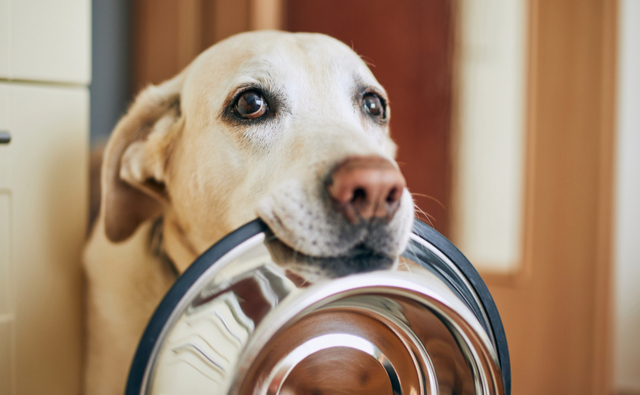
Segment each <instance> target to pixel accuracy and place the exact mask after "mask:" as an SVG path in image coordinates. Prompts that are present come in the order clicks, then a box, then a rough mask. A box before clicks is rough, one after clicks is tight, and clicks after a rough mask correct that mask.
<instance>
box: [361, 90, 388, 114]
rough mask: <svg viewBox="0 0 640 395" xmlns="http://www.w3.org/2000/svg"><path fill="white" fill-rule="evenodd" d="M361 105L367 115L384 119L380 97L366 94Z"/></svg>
mask: <svg viewBox="0 0 640 395" xmlns="http://www.w3.org/2000/svg"><path fill="white" fill-rule="evenodd" d="M362 105H363V106H364V108H365V110H367V112H368V113H369V114H371V115H373V116H374V117H376V118H380V119H384V117H385V114H384V105H383V104H382V99H380V96H378V95H376V94H375V93H366V94H365V95H364V96H362Z"/></svg>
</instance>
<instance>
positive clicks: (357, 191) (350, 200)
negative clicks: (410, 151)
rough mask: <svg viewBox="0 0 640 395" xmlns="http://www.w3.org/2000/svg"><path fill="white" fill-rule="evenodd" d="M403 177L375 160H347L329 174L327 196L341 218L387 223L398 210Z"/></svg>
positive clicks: (369, 158) (373, 158)
mask: <svg viewBox="0 0 640 395" xmlns="http://www.w3.org/2000/svg"><path fill="white" fill-rule="evenodd" d="M405 185H406V184H405V181H404V177H403V176H402V174H401V173H400V171H399V170H398V169H396V168H395V167H394V166H393V164H391V162H389V161H388V160H387V159H384V158H382V157H379V156H358V157H353V158H350V159H347V160H346V161H344V162H343V163H341V164H340V165H339V166H337V167H336V168H335V169H334V170H333V172H332V173H331V174H330V176H329V179H328V182H327V192H328V193H329V196H330V197H331V198H332V199H333V200H334V202H336V203H337V206H338V208H339V210H340V211H341V212H342V214H343V215H344V216H345V218H346V219H347V220H348V221H349V222H351V223H353V224H355V223H357V222H359V221H360V219H372V218H380V219H384V220H390V219H391V218H392V217H393V214H395V212H396V211H397V209H398V207H399V206H400V197H401V196H402V192H403V190H404V187H405Z"/></svg>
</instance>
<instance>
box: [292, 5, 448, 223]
mask: <svg viewBox="0 0 640 395" xmlns="http://www.w3.org/2000/svg"><path fill="white" fill-rule="evenodd" d="M286 7H287V8H286V14H285V15H286V18H285V27H286V28H287V29H288V30H290V31H307V32H320V33H325V34H328V35H330V36H333V37H335V38H337V39H339V40H341V41H343V42H345V43H347V44H348V45H351V46H352V47H353V48H354V49H355V50H356V52H358V53H359V54H360V55H361V56H362V57H363V58H364V59H365V60H366V61H367V62H369V63H370V64H372V70H373V72H374V74H375V75H376V77H377V78H378V81H380V83H381V84H382V85H383V86H384V87H385V89H386V90H387V91H388V93H389V96H390V102H391V109H392V116H391V133H392V135H393V138H394V140H395V141H396V142H397V144H398V147H399V151H398V162H399V163H400V166H401V168H402V171H403V173H404V175H405V177H406V179H407V184H408V186H409V189H410V190H411V192H412V193H414V194H416V195H414V200H415V201H416V204H417V205H418V206H419V207H420V208H421V209H422V210H424V211H425V212H426V213H427V214H429V215H430V216H433V220H432V222H433V226H434V227H435V228H436V229H437V230H438V231H440V232H441V233H443V234H445V235H447V234H448V233H449V198H450V184H451V182H450V178H451V176H450V174H451V170H450V169H451V163H450V155H449V151H450V147H449V145H450V138H449V136H450V127H451V100H452V99H451V96H452V95H451V91H452V89H451V74H452V73H451V63H452V62H451V52H452V51H451V49H452V41H453V38H452V31H453V29H452V4H451V1H447V0H349V1H344V0H323V1H317V0H290V1H289V2H288V4H287V6H286ZM422 195H427V196H429V197H425V196H422Z"/></svg>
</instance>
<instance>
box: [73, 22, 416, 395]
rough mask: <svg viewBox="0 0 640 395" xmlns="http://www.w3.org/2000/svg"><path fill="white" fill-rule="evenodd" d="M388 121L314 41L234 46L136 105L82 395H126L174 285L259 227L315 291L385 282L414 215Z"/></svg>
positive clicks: (109, 179) (107, 233) (93, 281)
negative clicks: (245, 228)
mask: <svg viewBox="0 0 640 395" xmlns="http://www.w3.org/2000/svg"><path fill="white" fill-rule="evenodd" d="M389 115H390V110H389V106H388V99H387V96H386V93H385V91H384V89H383V88H382V87H381V86H380V84H379V83H378V82H377V81H376V79H375V78H374V76H373V75H372V73H371V72H370V70H369V69H368V68H367V66H366V65H365V63H364V62H363V61H362V60H361V59H360V58H359V57H358V55H356V54H355V53H354V52H353V51H352V50H351V49H350V48H349V47H347V46H345V45H344V44H342V43H340V42H339V41H337V40H335V39H332V38H329V37H327V36H324V35H319V34H290V33H282V32H258V33H245V34H241V35H237V36H234V37H232V38H230V39H227V40H225V41H222V42H220V43H219V44H216V45H215V46H213V47H211V48H210V49H209V50H207V51H205V52H204V53H202V54H201V55H200V56H199V57H198V58H197V59H196V60H195V61H193V63H191V65H189V66H188V67H187V68H186V69H185V70H184V71H183V72H182V73H180V74H179V75H178V76H176V77H175V78H173V79H171V80H169V81H166V82H164V83H162V84H160V85H158V86H151V87H149V88H147V89H145V90H144V91H143V92H142V93H140V95H139V96H138V97H137V99H136V101H135V103H134V104H133V105H132V107H131V109H130V110H129V112H128V114H127V115H126V116H125V117H124V118H123V119H122V120H121V121H120V122H119V123H118V125H117V126H116V128H115V130H114V132H113V135H112V137H111V139H110V141H109V144H108V146H107V148H106V151H105V155H104V162H103V167H102V175H101V176H102V181H101V182H102V197H101V208H100V214H99V217H98V221H97V223H96V226H95V227H94V229H93V232H92V235H91V237H90V240H89V243H88V245H87V248H86V251H85V255H84V263H85V267H86V273H87V278H88V282H89V287H88V294H89V295H88V306H87V308H88V354H87V370H86V394H87V395H97V394H109V395H112V394H122V392H123V389H124V385H125V381H126V376H127V372H128V368H129V364H130V362H131V360H132V358H133V354H134V351H135V349H136V346H137V342H138V340H139V337H140V336H141V334H142V331H143V330H144V327H145V325H146V323H147V321H148V320H149V318H150V316H151V314H152V313H153V310H154V309H155V307H156V306H157V305H158V303H159V301H160V299H161V298H162V297H163V295H164V294H165V292H166V291H167V289H168V288H169V287H170V286H171V284H172V283H173V281H174V280H175V278H176V275H177V274H180V273H182V272H183V271H184V270H185V269H187V267H188V266H189V265H190V264H191V262H192V261H193V260H194V259H195V258H196V257H197V256H198V255H200V254H201V253H202V252H204V251H205V250H206V249H207V248H208V247H210V246H211V245H212V244H213V243H214V242H216V241H217V240H219V239H220V238H222V237H223V236H224V235H225V234H227V233H229V232H230V231H232V230H234V229H236V228H238V227H239V226H241V225H242V224H244V223H246V222H248V221H250V220H252V219H254V218H255V217H256V216H259V217H260V218H262V219H263V220H264V221H265V222H266V223H267V224H268V225H269V227H270V228H271V229H272V230H273V232H274V233H275V234H276V235H277V236H278V237H279V239H280V240H281V241H282V242H283V243H284V244H285V245H286V246H288V248H291V249H293V250H295V251H297V253H300V254H305V255H307V256H309V257H314V259H311V260H308V261H306V262H307V263H306V264H304V265H298V266H297V267H293V268H289V269H290V270H292V271H293V272H295V273H297V275H298V276H302V277H304V278H306V279H308V280H311V281H315V280H317V279H319V278H329V277H336V276H343V275H347V274H350V273H355V272H362V271H370V270H376V269H384V268H390V267H392V265H394V262H395V258H396V257H397V256H398V255H399V254H400V253H401V252H402V251H403V249H404V248H405V247H406V245H407V243H408V237H409V232H410V228H411V225H412V218H413V202H412V199H411V196H410V194H409V192H408V191H407V189H406V187H405V182H404V178H403V177H402V175H401V174H400V172H399V171H398V170H397V165H396V163H395V162H394V160H393V158H394V153H395V145H394V144H393V142H392V141H391V139H390V138H389V127H388V123H389ZM336 257H342V258H348V259H335V258H336ZM360 257H361V259H359V258H360ZM372 257H386V258H388V259H371V258H372ZM332 258H333V259H332ZM341 262H342V263H341ZM344 262H349V264H345V263H344Z"/></svg>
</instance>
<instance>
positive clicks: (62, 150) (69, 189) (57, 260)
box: [0, 0, 91, 395]
mask: <svg viewBox="0 0 640 395" xmlns="http://www.w3.org/2000/svg"><path fill="white" fill-rule="evenodd" d="M90 21H91V16H90V0H0V132H8V133H10V135H11V141H10V143H9V144H2V143H0V395H30V394H69V395H75V394H79V393H80V391H81V389H80V388H81V385H80V384H81V370H82V345H83V318H82V315H83V314H82V306H83V299H84V297H83V279H82V271H81V262H80V255H81V251H82V245H83V243H84V238H85V229H86V218H87V205H88V150H89V91H88V88H87V85H88V83H89V79H90V40H91V34H90Z"/></svg>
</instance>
